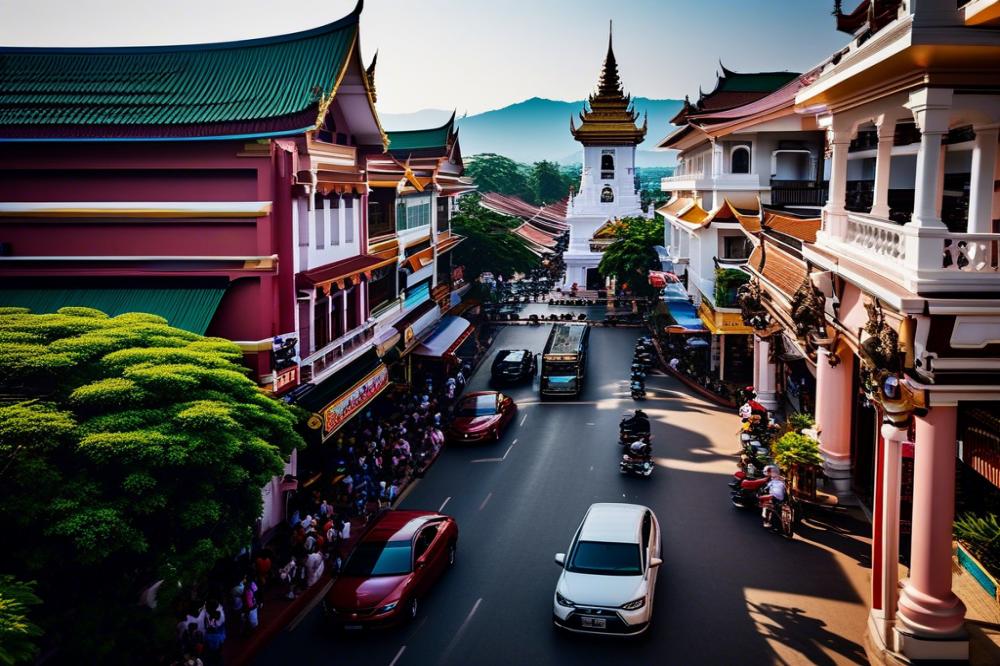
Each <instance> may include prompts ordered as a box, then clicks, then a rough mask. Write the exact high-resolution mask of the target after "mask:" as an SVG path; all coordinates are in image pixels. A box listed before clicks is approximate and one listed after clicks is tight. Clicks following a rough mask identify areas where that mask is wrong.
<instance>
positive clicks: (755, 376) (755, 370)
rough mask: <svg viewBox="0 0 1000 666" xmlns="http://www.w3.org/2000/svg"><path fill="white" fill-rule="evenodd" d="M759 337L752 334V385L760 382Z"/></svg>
mask: <svg viewBox="0 0 1000 666" xmlns="http://www.w3.org/2000/svg"><path fill="white" fill-rule="evenodd" d="M758 359H760V338H758V337H757V336H756V335H754V336H753V386H754V388H756V387H757V386H758V385H759V384H760V362H759V360H758Z"/></svg>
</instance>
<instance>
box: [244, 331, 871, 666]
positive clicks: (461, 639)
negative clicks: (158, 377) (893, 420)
mask: <svg viewBox="0 0 1000 666" xmlns="http://www.w3.org/2000/svg"><path fill="white" fill-rule="evenodd" d="M547 333H548V326H541V327H527V326H512V327H507V328H505V329H504V330H503V331H502V332H501V333H500V334H499V336H498V339H497V341H496V343H495V345H494V347H493V353H496V351H498V350H500V349H503V348H524V347H527V348H530V349H533V350H535V351H541V349H542V347H543V345H544V343H545V338H546V335H547ZM637 335H638V331H637V330H636V329H631V330H630V329H608V328H595V329H594V330H593V331H592V332H591V343H590V350H591V354H590V361H589V367H588V373H589V374H588V377H587V380H586V389H585V391H584V393H583V395H582V396H581V397H580V398H579V399H578V400H574V401H571V402H552V401H547V402H540V401H539V397H538V390H537V388H538V387H537V379H536V380H535V385H534V386H531V385H528V384H525V385H523V386H518V387H513V388H510V389H507V392H508V393H509V394H510V395H511V396H513V397H514V398H515V400H516V401H517V402H518V405H519V413H518V416H517V420H516V421H515V422H514V423H513V424H512V427H510V428H509V429H508V430H507V432H506V434H505V435H504V437H503V438H502V440H501V441H500V442H499V443H496V444H488V445H485V446H476V447H470V448H456V447H450V448H448V449H447V450H446V451H445V452H444V453H443V454H442V455H441V457H440V458H439V459H438V461H437V462H436V463H435V465H434V467H433V468H432V469H431V470H430V471H429V472H428V474H427V475H426V477H425V478H424V479H422V480H421V481H420V482H419V483H418V484H417V485H416V486H414V487H413V488H412V490H411V491H410V492H409V493H408V494H407V496H406V497H405V499H404V501H403V503H402V508H407V509H410V508H421V509H432V510H437V509H439V507H443V511H444V512H445V513H448V514H450V515H452V516H454V517H455V518H456V519H457V521H458V524H459V528H460V538H459V547H458V561H457V562H456V564H455V567H454V568H453V569H452V570H451V571H449V572H448V573H446V574H445V575H444V577H443V578H442V579H441V581H440V582H439V583H438V585H437V586H436V587H435V589H434V590H433V591H432V593H431V594H430V595H429V596H428V597H427V598H426V599H423V600H422V604H421V614H420V617H419V618H418V619H417V620H416V621H415V622H414V623H413V624H412V625H410V626H406V627H401V628H398V629H395V630H387V631H381V632H373V633H370V634H362V635H346V636H343V635H337V634H335V633H334V632H332V631H330V630H329V628H328V627H326V626H325V624H324V622H323V618H322V615H321V613H320V611H319V609H318V608H316V609H315V610H313V611H312V612H310V613H309V614H308V615H307V616H305V617H304V618H303V619H302V621H301V622H300V623H298V624H297V626H296V627H295V628H294V629H293V630H291V631H287V632H284V633H282V634H281V635H279V636H278V637H277V638H276V639H275V641H274V642H273V643H272V644H271V645H270V646H269V647H268V648H267V649H266V650H265V652H264V653H262V654H261V656H260V657H259V658H258V660H257V662H256V663H258V664H364V665H376V666H410V665H421V666H422V665H429V664H449V665H451V664H454V665H462V666H464V665H477V666H489V665H492V664H497V665H503V666H510V665H522V664H575V665H579V664H610V663H633V664H740V665H745V664H799V663H802V664H821V665H822V664H842V663H867V662H866V661H865V658H864V652H863V650H862V647H861V645H860V641H861V636H862V633H863V631H864V627H865V622H866V618H867V613H866V610H865V599H866V598H867V585H868V583H867V580H868V566H869V563H868V557H869V553H870V546H869V541H868V538H867V531H868V529H869V528H868V526H867V525H866V524H864V523H863V521H859V520H856V519H855V518H853V517H852V516H851V515H840V516H838V517H832V518H821V519H817V520H809V521H806V522H804V523H803V524H802V526H801V529H800V531H799V534H798V535H797V536H796V538H795V539H794V540H793V541H786V540H784V539H782V538H781V537H779V536H777V535H774V534H770V533H767V532H765V531H764V530H763V529H762V528H761V526H760V522H759V520H758V519H757V518H756V516H755V515H752V514H749V513H743V512H740V511H737V510H735V509H733V508H732V507H731V505H730V504H729V502H728V495H727V486H726V483H727V480H728V476H729V475H730V474H731V472H732V470H733V469H734V463H733V457H732V453H733V451H734V450H735V441H736V431H737V429H738V419H737V417H736V416H735V415H733V414H732V413H731V412H730V410H725V409H721V408H716V407H714V406H712V405H710V404H708V403H706V402H704V401H703V400H701V399H700V398H696V397H694V396H692V395H691V394H690V393H689V392H688V391H687V390H686V389H685V388H684V387H683V386H682V385H681V384H679V383H677V382H676V381H674V380H673V379H670V378H668V377H663V376H654V377H652V378H650V380H649V381H648V389H649V390H650V397H649V399H648V400H646V401H644V402H643V403H642V406H643V408H644V409H645V410H646V411H647V413H649V414H650V416H651V418H653V420H654V425H653V434H654V441H653V443H654V455H655V456H656V457H657V463H658V467H657V469H656V470H655V471H654V473H653V476H652V478H649V479H635V478H628V477H624V476H622V475H621V474H619V472H618V464H617V463H618V459H619V456H620V447H619V446H618V444H617V441H616V439H617V424H618V420H619V418H620V416H621V414H622V413H623V411H624V410H626V409H630V408H633V407H634V403H633V401H632V400H631V399H630V398H629V395H628V391H627V383H626V381H625V380H626V373H627V368H628V367H629V364H630V363H631V354H632V349H633V342H634V340H635V338H636V337H637ZM489 367H490V359H487V360H486V362H484V363H483V365H482V366H481V369H480V371H479V372H478V373H476V375H475V376H474V377H473V379H472V380H471V382H470V389H471V390H481V389H484V388H486V387H487V385H488V380H489ZM485 458H494V459H495V458H502V461H500V462H479V461H480V460H482V459H485ZM594 502H632V503H639V504H645V505H647V506H649V507H651V508H652V509H653V510H654V511H655V513H656V514H657V516H658V518H659V520H660V524H661V527H662V530H663V560H664V564H663V568H662V569H661V572H660V574H659V580H658V586H657V591H656V600H655V604H654V608H655V612H654V619H653V623H652V626H651V628H650V630H649V631H648V632H647V633H646V635H645V636H643V637H640V638H639V639H621V638H610V637H608V638H604V637H596V638H591V637H586V636H578V635H571V634H565V633H562V632H560V631H558V630H556V629H555V628H554V627H553V626H552V623H551V613H552V591H553V589H554V586H555V583H556V579H557V577H558V575H559V572H560V570H559V568H558V567H557V566H556V565H555V564H554V563H553V561H552V560H553V555H554V554H555V553H557V552H563V551H565V550H566V548H567V546H568V545H569V541H570V538H571V537H572V534H573V531H574V530H575V529H576V527H577V526H578V525H579V522H580V520H581V518H582V517H583V514H584V512H585V511H586V509H587V507H588V506H589V505H590V504H592V503H594ZM861 534H864V536H862V535H861Z"/></svg>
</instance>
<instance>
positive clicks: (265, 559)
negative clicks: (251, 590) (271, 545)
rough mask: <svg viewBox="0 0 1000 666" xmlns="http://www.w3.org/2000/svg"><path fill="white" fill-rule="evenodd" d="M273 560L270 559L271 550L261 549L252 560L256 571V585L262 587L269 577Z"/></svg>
mask: <svg viewBox="0 0 1000 666" xmlns="http://www.w3.org/2000/svg"><path fill="white" fill-rule="evenodd" d="M273 564H274V563H273V561H272V560H271V551H269V550H262V551H260V553H259V554H258V555H257V559H256V560H254V568H255V570H256V572H257V585H259V586H260V587H264V584H265V583H267V581H268V579H269V578H270V577H271V567H272V566H273Z"/></svg>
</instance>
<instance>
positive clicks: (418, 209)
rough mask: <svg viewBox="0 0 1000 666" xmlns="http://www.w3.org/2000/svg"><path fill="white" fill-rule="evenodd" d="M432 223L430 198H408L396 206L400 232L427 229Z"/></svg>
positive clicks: (397, 225) (397, 223) (397, 224)
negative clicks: (420, 228) (419, 228)
mask: <svg viewBox="0 0 1000 666" xmlns="http://www.w3.org/2000/svg"><path fill="white" fill-rule="evenodd" d="M430 223H431V198H430V197H407V198H405V199H401V200H400V201H399V203H398V204H396V228H397V229H398V230H399V231H406V230H407V229H416V228H418V227H425V226H428V225H429V224H430Z"/></svg>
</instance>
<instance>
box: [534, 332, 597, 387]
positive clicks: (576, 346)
mask: <svg viewBox="0 0 1000 666" xmlns="http://www.w3.org/2000/svg"><path fill="white" fill-rule="evenodd" d="M589 340H590V327H589V326H587V325H586V324H553V326H552V331H551V332H550V333H549V339H548V341H547V342H546V343H545V351H543V352H542V379H541V386H540V389H541V392H542V395H543V396H546V395H553V396H559V395H564V396H569V395H573V396H575V395H579V394H580V392H581V391H583V376H584V374H585V373H586V371H587V343H588V341H589Z"/></svg>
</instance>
